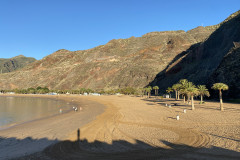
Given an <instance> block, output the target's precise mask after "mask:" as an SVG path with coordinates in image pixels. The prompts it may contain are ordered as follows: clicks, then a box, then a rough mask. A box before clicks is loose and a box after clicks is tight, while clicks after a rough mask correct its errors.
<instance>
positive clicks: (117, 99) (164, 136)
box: [0, 95, 240, 160]
mask: <svg viewBox="0 0 240 160" xmlns="http://www.w3.org/2000/svg"><path fill="white" fill-rule="evenodd" d="M63 97H70V98H67V99H68V100H70V101H72V100H74V101H83V102H86V103H85V104H83V105H84V106H85V105H86V110H84V112H86V111H87V109H88V108H89V112H90V113H89V114H91V113H92V112H94V111H95V109H96V108H97V106H96V105H102V106H104V107H105V108H104V111H102V112H101V113H99V114H97V115H96V116H95V117H94V118H89V117H88V116H86V117H85V118H87V122H86V121H85V122H86V123H84V124H82V125H81V123H80V122H79V121H78V120H80V121H81V118H83V116H84V115H87V114H78V113H77V114H71V113H69V114H66V116H63V117H61V120H57V121H56V123H52V120H53V119H54V118H52V119H51V118H49V119H47V120H42V122H43V123H48V125H51V126H50V127H47V128H46V127H44V125H43V124H40V126H35V122H33V123H31V125H30V126H27V125H26V126H25V127H27V128H28V127H29V129H31V131H29V135H31V136H28V137H27V138H20V139H13V138H11V139H9V141H8V143H5V144H11V143H14V142H17V143H20V144H22V145H21V146H15V148H11V147H10V148H7V149H5V150H4V147H5V146H4V147H3V148H2V149H1V147H2V146H3V145H1V142H2V141H4V140H1V139H0V153H5V152H8V154H9V155H11V154H12V151H16V150H18V149H19V148H21V147H22V146H24V145H25V146H26V145H27V144H28V143H30V142H31V143H34V144H33V146H36V145H37V146H38V145H42V150H40V149H39V148H38V150H35V151H33V150H31V151H32V154H29V153H30V152H27V154H26V155H19V156H16V159H18V160H27V159H48V160H52V159H53V160H54V159H62V160H65V159H121V158H125V159H156V158H164V159H168V158H169V159H179V158H180V159H189V158H190V159H218V158H219V156H221V157H222V159H239V158H240V148H239V142H240V135H239V134H238V133H240V119H239V114H240V108H239V105H237V104H229V103H225V110H224V111H223V112H222V111H220V110H219V103H215V102H207V103H206V104H197V103H195V108H196V109H195V110H191V106H190V105H186V104H183V103H182V101H175V100H174V99H156V98H149V99H148V98H145V97H136V96H124V95H123V96H99V97H97V96H75V95H71V96H63ZM174 103H177V104H178V105H177V106H174V105H172V106H171V107H167V106H166V105H165V104H168V105H169V104H174ZM94 105H95V107H94ZM91 106H92V108H91ZM184 109H186V110H187V113H183V110H184ZM176 115H180V120H176ZM59 122H60V123H59ZM37 124H38V125H39V123H37ZM59 125H61V126H62V127H61V126H59ZM72 126H74V127H75V129H73V128H74V127H72ZM32 127H33V128H34V129H33V128H32ZM51 127H54V128H57V130H55V129H54V130H53V129H52V128H51ZM39 128H40V129H39ZM77 129H80V134H79V135H78V134H77ZM35 130H37V132H36V131H35ZM38 131H39V133H38ZM25 132H26V133H27V132H28V131H26V130H25ZM59 132H61V133H60V134H63V135H65V136H64V137H61V136H59V135H56V134H59ZM8 133H9V132H8ZM33 133H35V134H36V133H37V135H35V134H33ZM46 134H48V135H46ZM0 135H1V132H0ZM11 137H13V136H11ZM29 137H30V138H29ZM55 137H59V138H58V139H55ZM77 140H78V141H77ZM78 142H79V143H78ZM10 149H12V151H9V150H10ZM4 151H5V152H4ZM0 159H1V154H0Z"/></svg>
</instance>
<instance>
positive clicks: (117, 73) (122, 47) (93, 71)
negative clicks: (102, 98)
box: [0, 27, 215, 89]
mask: <svg viewBox="0 0 240 160" xmlns="http://www.w3.org/2000/svg"><path fill="white" fill-rule="evenodd" d="M214 30H215V28H210V29H209V28H204V27H198V28H196V29H194V30H192V31H189V32H185V31H166V32H152V33H147V34H145V35H143V36H142V37H137V38H136V37H131V38H128V39H118V40H111V41H110V42H108V43H107V44H106V45H102V46H98V47H96V48H93V49H89V50H83V51H75V52H71V51H68V50H59V51H56V52H55V53H53V54H51V55H49V56H47V57H45V58H43V59H42V60H39V61H36V62H34V63H32V64H31V65H29V66H28V67H26V68H24V69H21V70H19V71H16V72H14V73H8V74H2V75H1V77H0V86H1V88H2V89H9V88H28V87H36V86H47V87H49V88H51V89H78V88H81V87H84V88H92V89H112V88H123V87H127V86H131V87H144V86H146V85H147V84H149V82H151V81H152V80H153V79H154V77H155V76H156V74H157V73H159V72H160V71H162V70H163V69H164V68H165V67H166V66H167V65H168V63H169V62H170V61H171V60H172V59H173V58H174V57H175V56H176V55H178V54H179V53H181V52H183V51H185V50H186V49H188V48H189V47H190V46H191V45H192V44H195V43H199V42H201V41H202V40H204V39H206V38H207V37H208V36H209V35H210V34H211V33H212V31H214Z"/></svg>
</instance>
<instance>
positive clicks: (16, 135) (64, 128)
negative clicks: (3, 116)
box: [0, 95, 105, 159]
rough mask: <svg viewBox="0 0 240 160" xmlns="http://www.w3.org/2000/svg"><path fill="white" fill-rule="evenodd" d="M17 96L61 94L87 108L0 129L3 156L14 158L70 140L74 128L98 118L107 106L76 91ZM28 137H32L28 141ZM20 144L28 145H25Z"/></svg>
mask: <svg viewBox="0 0 240 160" xmlns="http://www.w3.org/2000/svg"><path fill="white" fill-rule="evenodd" d="M5 96H9V95H5ZM10 96H13V95H10ZM15 96H17V97H23V96H24V97H34V98H49V99H57V98H58V99H59V100H62V101H65V102H69V103H72V104H74V105H77V107H78V108H79V107H82V108H83V110H82V111H80V110H78V112H74V111H73V110H72V111H71V110H70V111H69V112H67V113H64V114H58V115H53V116H48V117H43V118H40V119H35V120H32V121H28V122H25V123H21V124H17V125H14V126H11V127H9V128H7V129H3V130H0V153H1V154H0V159H11V158H16V157H21V156H24V155H28V154H32V153H35V152H39V151H41V150H43V149H45V148H46V147H47V146H49V145H52V144H55V143H57V142H59V141H62V140H66V138H67V137H68V136H69V134H70V133H71V132H73V131H77V129H78V128H79V127H81V126H83V125H85V124H87V123H89V122H90V121H92V120H94V119H95V118H96V117H97V116H98V115H99V114H101V113H103V112H104V109H105V106H104V105H101V104H98V103H97V102H93V101H88V100H83V99H82V98H79V96H73V95H67V96H65V95H58V96H53V95H36V96H34V95H26V96H25V95H15ZM19 141H20V142H19ZM25 141H28V143H26V142H25ZM43 141H44V143H43ZM40 142H41V144H40V145H36V143H40ZM8 143H10V144H11V145H9V146H6V145H5V144H8ZM20 146H25V148H22V147H20ZM14 150H17V152H13V151H14Z"/></svg>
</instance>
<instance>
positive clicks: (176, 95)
mask: <svg viewBox="0 0 240 160" xmlns="http://www.w3.org/2000/svg"><path fill="white" fill-rule="evenodd" d="M175 95H176V100H177V90H175Z"/></svg>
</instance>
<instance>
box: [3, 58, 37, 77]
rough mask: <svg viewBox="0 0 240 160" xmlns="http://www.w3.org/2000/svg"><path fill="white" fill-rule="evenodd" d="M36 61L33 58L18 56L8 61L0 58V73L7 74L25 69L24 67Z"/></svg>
mask: <svg viewBox="0 0 240 160" xmlns="http://www.w3.org/2000/svg"><path fill="white" fill-rule="evenodd" d="M34 61H36V59H35V58H31V57H25V56H23V55H19V56H16V57H13V58H10V59H4V58H0V73H8V72H12V71H14V70H17V69H20V68H23V67H25V66H26V65H28V64H30V63H32V62H34Z"/></svg>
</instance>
